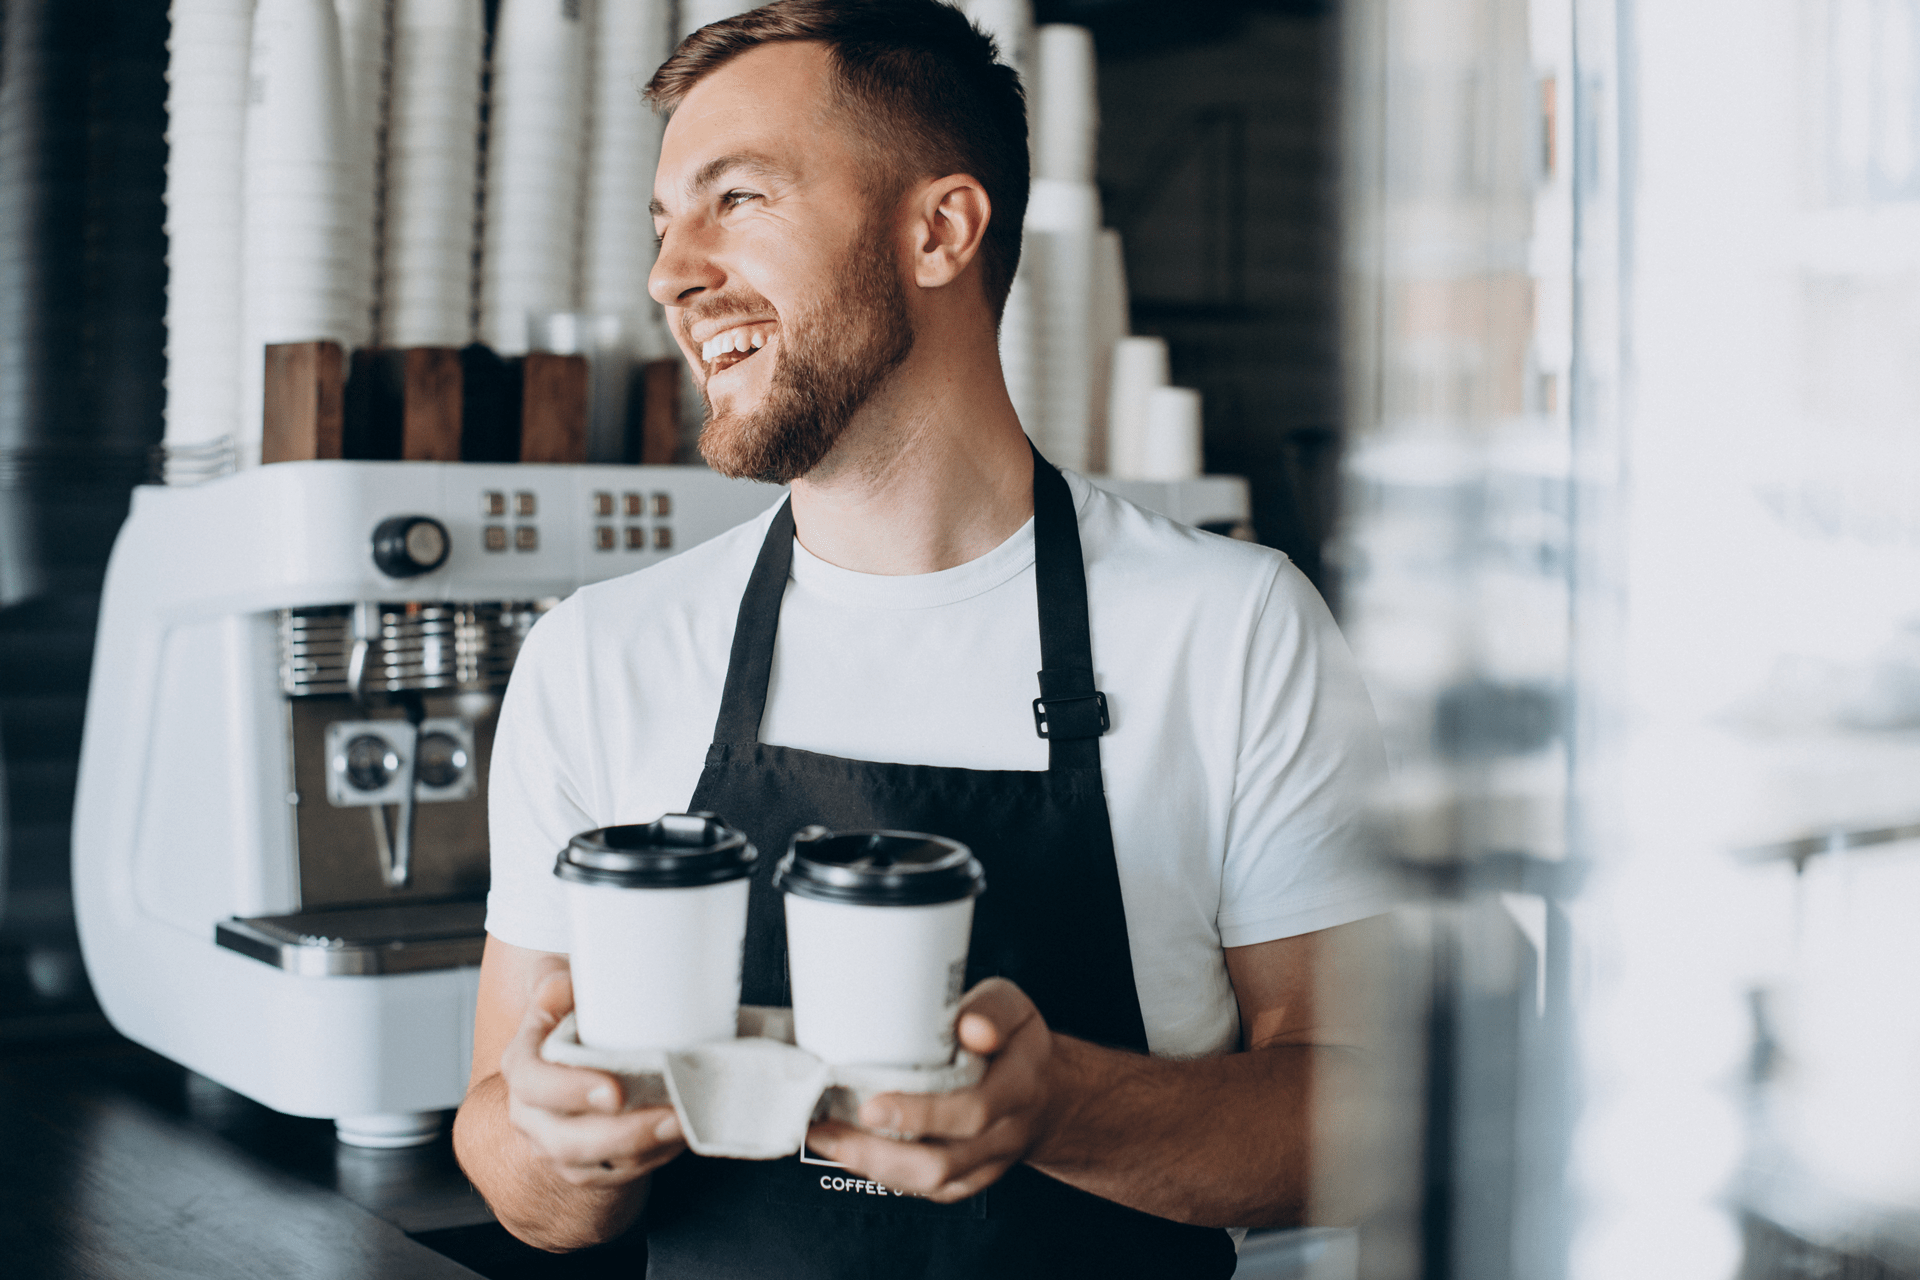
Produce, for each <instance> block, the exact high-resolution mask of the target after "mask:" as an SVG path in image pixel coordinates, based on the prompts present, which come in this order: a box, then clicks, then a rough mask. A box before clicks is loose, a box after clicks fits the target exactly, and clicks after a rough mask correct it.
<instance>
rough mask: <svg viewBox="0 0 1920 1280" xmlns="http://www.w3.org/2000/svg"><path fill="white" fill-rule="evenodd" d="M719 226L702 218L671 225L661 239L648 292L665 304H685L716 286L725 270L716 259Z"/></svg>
mask: <svg viewBox="0 0 1920 1280" xmlns="http://www.w3.org/2000/svg"><path fill="white" fill-rule="evenodd" d="M715 230H716V229H715V228H713V227H711V226H710V225H707V224H705V223H703V222H702V221H700V220H692V221H682V222H680V223H678V224H676V225H672V226H669V227H668V228H667V233H666V235H665V237H663V238H662V240H661V242H660V253H659V256H658V257H656V258H655V259H654V260H653V271H652V273H651V274H649V275H648V276H647V292H648V293H649V294H651V295H652V296H653V300H654V301H655V302H657V303H659V304H660V305H661V306H663V307H683V306H685V305H686V304H687V303H688V302H689V301H691V300H692V298H693V296H694V295H695V294H698V293H701V292H703V291H707V290H717V289H719V288H720V286H721V285H723V284H724V283H726V278H727V277H726V272H724V271H722V270H721V269H720V265H719V263H718V262H717V261H716V260H715V257H714V249H715V247H716V246H715V245H714V244H713V233H714V231H715Z"/></svg>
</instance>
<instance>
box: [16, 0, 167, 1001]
mask: <svg viewBox="0 0 1920 1280" xmlns="http://www.w3.org/2000/svg"><path fill="white" fill-rule="evenodd" d="M166 35H167V20H166V6H165V5H164V4H161V3H157V2H156V0H5V4H4V6H0V775H3V776H0V796H3V797H4V801H5V804H4V809H3V810H0V1038H5V1037H6V1036H8V1035H12V1034H20V1033H22V1028H26V1027H29V1026H41V1027H44V1026H47V1025H55V1024H60V1023H62V1022H63V1021H65V1022H71V1021H73V1020H75V1019H79V1020H82V1021H84V1020H86V1019H87V1017H88V1016H89V1015H88V1013H87V1009H88V1007H89V1002H88V999H87V996H86V991H85V983H84V979H83V977H82V976H81V971H80V966H79V958H78V953H77V949H76V946H75V942H74V936H73V916H72V899H71V892H70V889H69V886H68V828H69V826H70V824H71V821H72V812H73V788H74V778H75V775H76V773H77V771H78V761H79V754H80V725H81V719H82V716H83V713H84V710H85V706H86V692H87V677H88V673H89V668H90V666H91V659H92V649H93V631H94V622H95V617H96V612H97V605H98V593H99V589H100V580H101V576H102V574H103V572H104V570H105V566H106V557H107V552H108V550H109V549H110V548H111V546H112V541H113V536H114V534H115V533H116V532H117V531H118V529H119V526H120V521H121V519H122V518H123V517H124V515H125V513H126V506H127V497H128V493H129V490H130V488H131V486H132V485H133V484H134V483H135V482H136V481H137V480H138V479H139V478H140V477H141V476H142V475H143V474H144V472H145V469H146V465H147V462H146V459H147V454H148V451H149V450H150V449H151V448H152V446H153V445H154V444H155V443H156V442H157V441H158V440H159V438H160V414H161V407H162V403H163V391H162V386H161V378H162V375H163V373H164V371H165V363H164V326H163V319H164V313H165V286H166V275H165V273H166V265H165V249H166V244H165V238H164V235H163V232H162V206H161V192H162V189H163V186H164V181H165V162H166V143H165V140H164V129H165V92H166V84H165V79H164V76H165V69H166V49H165V41H166Z"/></svg>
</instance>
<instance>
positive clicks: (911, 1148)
mask: <svg viewBox="0 0 1920 1280" xmlns="http://www.w3.org/2000/svg"><path fill="white" fill-rule="evenodd" d="M807 1140H808V1143H809V1145H811V1146H812V1147H813V1148H814V1150H816V1151H818V1152H819V1153H820V1154H821V1155H824V1156H828V1157H830V1158H831V1159H834V1160H837V1161H839V1162H840V1163H841V1164H844V1165H846V1166H847V1168H849V1169H851V1170H853V1171H854V1172H856V1173H858V1174H860V1175H861V1176H862V1177H866V1178H871V1179H873V1180H874V1181H875V1182H878V1183H881V1184H883V1185H885V1186H889V1187H892V1188H894V1189H895V1190H898V1191H909V1192H912V1193H913V1194H915V1195H921V1196H927V1197H930V1198H933V1199H938V1200H943V1201H944V1200H949V1199H965V1198H966V1197H967V1196H969V1195H972V1194H973V1193H974V1192H975V1191H978V1190H979V1189H980V1188H981V1187H985V1186H987V1185H989V1184H991V1183H992V1182H993V1181H994V1180H995V1179H997V1178H998V1177H999V1176H1000V1175H1001V1174H1002V1173H1004V1172H1006V1170H1007V1168H1008V1166H1010V1165H1011V1164H1012V1163H1013V1161H1014V1160H1015V1159H1017V1158H1018V1155H1019V1151H1020V1141H1019V1133H1018V1126H1016V1125H1014V1124H1013V1123H1012V1122H1010V1121H1004V1120H1003V1121H998V1122H996V1123H994V1124H993V1125H992V1126H990V1127H989V1128H988V1130H987V1132H986V1133H984V1134H982V1135H981V1136H980V1137H978V1138H976V1139H973V1140H971V1141H967V1142H896V1141H893V1140H891V1139H888V1138H883V1137H880V1136H879V1135H878V1134H870V1133H863V1132H861V1131H860V1130H858V1129H855V1128H852V1127H851V1126H848V1125H843V1124H835V1123H832V1122H827V1123H824V1124H819V1125H815V1126H814V1128H813V1129H812V1130H811V1131H810V1132H809V1134H808V1139H807Z"/></svg>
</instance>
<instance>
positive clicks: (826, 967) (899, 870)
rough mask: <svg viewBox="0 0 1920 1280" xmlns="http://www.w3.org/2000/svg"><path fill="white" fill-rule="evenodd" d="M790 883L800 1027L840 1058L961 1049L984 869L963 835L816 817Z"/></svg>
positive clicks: (796, 843)
mask: <svg viewBox="0 0 1920 1280" xmlns="http://www.w3.org/2000/svg"><path fill="white" fill-rule="evenodd" d="M774 885H775V887H777V888H779V889H781V890H783V891H784V892H785V894H786V915H787V966H788V972H789V974H790V976H791V980H792V985H793V1023H794V1038H795V1040H796V1041H797V1042H798V1043H799V1045H800V1047H801V1048H802V1049H805V1050H806V1051H807V1052H809V1053H811V1054H813V1055H814V1056H815V1057H818V1058H821V1059H823V1060H824V1061H826V1062H829V1063H833V1064H835V1065H863V1066H895V1067H919V1066H933V1065H937V1064H939V1063H944V1062H950V1061H952V1060H953V1053H954V1047H955V1041H954V1021H955V1019H956V1018H957V1017H958V1016H959V1012H960V997H961V995H962V994H963V993H964V991H965V990H966V976H967V942H968V937H969V935H970V933H971V930H972V927H973V899H974V897H975V895H977V894H979V893H980V892H981V891H982V890H983V889H985V888H986V877H985V875H984V873H983V872H982V870H981V867H980V863H979V861H978V860H977V859H975V858H974V856H973V854H972V851H971V850H969V849H968V848H967V846H965V845H963V844H960V843H959V842H958V841H954V840H947V839H943V838H942V837H940V836H930V835H922V834H919V833H917V832H911V831H850V832H842V833H838V834H836V833H834V832H831V831H828V830H827V829H826V828H824V827H808V828H806V829H805V830H803V831H801V832H800V833H799V834H798V835H796V836H795V837H794V839H793V843H792V845H791V846H789V848H788V850H787V854H786V856H785V857H784V858H782V859H781V861H780V866H779V868H778V869H777V870H776V871H775V873H774Z"/></svg>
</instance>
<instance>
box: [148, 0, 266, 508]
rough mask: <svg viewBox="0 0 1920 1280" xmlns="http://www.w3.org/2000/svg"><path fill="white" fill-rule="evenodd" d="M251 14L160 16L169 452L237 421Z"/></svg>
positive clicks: (181, 4) (235, 9)
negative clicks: (165, 30)
mask: <svg viewBox="0 0 1920 1280" xmlns="http://www.w3.org/2000/svg"><path fill="white" fill-rule="evenodd" d="M252 13H253V6H252V4H251V3H250V0H173V5H172V8H171V11H170V15H169V16H170V19H171V22H172V31H171V34H170V36H169V38H168V40H167V49H168V51H169V58H168V63H167V190H166V231H167V375H166V387H167V406H166V444H167V450H168V453H169V455H170V456H171V455H176V454H178V455H185V454H191V453H198V452H204V451H206V450H208V449H209V448H211V447H212V446H214V445H215V444H216V442H218V441H221V440H230V439H231V438H232V436H233V434H234V431H235V430H236V428H237V427H238V425H239V422H240V354H241V346H240V334H241V318H240V256H239V255H238V254H237V253H236V252H235V251H234V246H235V245H237V244H238V243H239V242H240V230H241V213H240V201H241V190H242V180H241V156H242V152H243V141H242V139H243V133H242V130H243V127H244V122H245V119H246V102H247V50H248V46H249V44H250V42H251V39H252V35H251V32H252V25H253V19H252ZM171 471H172V469H171V468H169V472H170V475H171ZM181 478H184V477H181Z"/></svg>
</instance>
